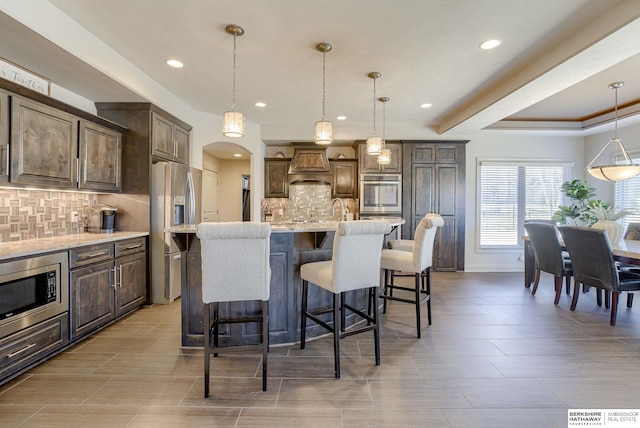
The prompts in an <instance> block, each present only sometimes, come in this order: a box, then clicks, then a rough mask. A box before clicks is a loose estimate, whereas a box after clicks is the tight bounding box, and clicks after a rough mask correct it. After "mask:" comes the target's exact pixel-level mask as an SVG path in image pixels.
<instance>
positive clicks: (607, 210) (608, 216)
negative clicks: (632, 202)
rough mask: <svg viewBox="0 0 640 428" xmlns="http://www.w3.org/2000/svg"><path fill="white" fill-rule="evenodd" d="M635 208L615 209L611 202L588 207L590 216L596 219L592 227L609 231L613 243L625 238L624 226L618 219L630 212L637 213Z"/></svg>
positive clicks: (616, 243) (615, 243) (608, 234)
mask: <svg viewBox="0 0 640 428" xmlns="http://www.w3.org/2000/svg"><path fill="white" fill-rule="evenodd" d="M637 213H638V210H636V209H635V208H623V209H621V210H618V211H615V210H614V209H613V207H612V206H611V205H609V204H604V203H603V204H598V205H594V206H593V207H590V208H589V209H588V216H589V217H590V218H591V219H593V220H595V223H593V225H592V226H591V227H593V228H594V229H603V230H606V231H607V236H608V237H609V241H610V242H611V245H619V244H620V243H621V242H622V239H623V238H624V227H623V226H622V225H621V224H620V223H618V220H620V219H621V218H624V217H625V216H627V215H629V214H637Z"/></svg>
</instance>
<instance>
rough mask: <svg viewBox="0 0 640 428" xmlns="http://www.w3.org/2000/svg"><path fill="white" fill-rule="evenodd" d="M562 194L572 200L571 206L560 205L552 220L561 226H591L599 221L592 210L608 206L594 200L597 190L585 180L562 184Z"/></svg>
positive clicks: (598, 200)
mask: <svg viewBox="0 0 640 428" xmlns="http://www.w3.org/2000/svg"><path fill="white" fill-rule="evenodd" d="M561 189H562V192H563V193H564V194H565V195H566V196H567V197H568V198H569V199H571V203H570V204H569V205H560V206H559V207H558V210H557V211H556V212H555V213H553V216H552V217H551V219H552V220H555V221H557V222H559V223H560V224H567V223H574V224H577V225H581V226H591V225H592V224H593V223H595V222H596V221H597V220H596V219H595V218H594V217H593V216H592V215H591V209H592V208H595V207H598V206H603V205H606V204H605V203H604V202H602V201H601V200H600V199H594V198H593V197H594V196H596V189H595V188H594V187H591V186H589V185H588V184H587V183H586V181H584V180H578V179H575V180H569V181H565V182H564V183H562V187H561Z"/></svg>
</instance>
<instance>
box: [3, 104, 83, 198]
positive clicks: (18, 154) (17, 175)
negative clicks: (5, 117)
mask: <svg viewBox="0 0 640 428" xmlns="http://www.w3.org/2000/svg"><path fill="white" fill-rule="evenodd" d="M77 160H78V118H77V117H76V116H74V115H72V114H69V113H66V112H64V111H61V110H58V109H55V108H52V107H49V106H47V105H44V104H41V103H39V102H36V101H32V100H29V99H26V98H23V97H20V96H12V97H11V182H12V183H23V184H32V185H45V186H55V187H58V188H67V189H69V188H77Z"/></svg>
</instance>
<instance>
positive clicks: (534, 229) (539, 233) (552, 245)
mask: <svg viewBox="0 0 640 428" xmlns="http://www.w3.org/2000/svg"><path fill="white" fill-rule="evenodd" d="M524 228H525V229H526V231H527V235H529V240H530V241H531V245H532V246H533V252H534V254H535V259H536V274H535V278H534V283H533V288H532V289H531V294H532V295H535V294H536V291H537V290H538V284H539V283H540V272H547V273H550V274H552V275H553V277H554V286H555V287H554V289H555V292H556V297H555V300H554V304H556V305H557V304H558V302H559V301H560V294H561V293H562V279H563V278H564V279H565V281H566V289H567V294H569V292H570V286H571V277H572V276H573V268H572V265H571V259H570V258H565V257H564V256H563V254H562V253H563V250H562V244H561V243H560V237H559V232H558V228H557V226H556V225H555V224H548V223H536V222H527V223H525V224H524Z"/></svg>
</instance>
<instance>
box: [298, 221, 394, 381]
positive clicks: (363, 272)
mask: <svg viewBox="0 0 640 428" xmlns="http://www.w3.org/2000/svg"><path fill="white" fill-rule="evenodd" d="M390 231H391V225H390V224H389V223H388V222H386V221H380V220H361V221H343V222H340V223H338V227H337V229H336V233H335V237H334V241H333V254H332V258H331V260H326V261H319V262H312V263H305V264H303V265H302V266H300V277H301V279H302V313H301V315H302V316H301V322H300V349H304V348H305V344H306V328H307V319H310V320H312V321H314V322H315V323H316V324H318V325H320V326H322V327H323V328H324V329H326V330H327V331H329V332H330V333H332V334H333V353H334V369H335V377H336V379H340V339H342V338H344V337H347V336H351V335H354V334H358V333H363V332H366V331H373V340H374V351H375V363H376V365H380V323H379V314H378V302H377V295H378V286H379V281H380V252H381V251H382V242H383V240H384V235H385V234H387V233H389V232H390ZM309 283H312V284H315V285H317V286H319V287H321V288H323V289H324V290H327V291H329V292H330V293H332V294H333V299H332V305H331V307H330V308H328V309H325V308H320V309H317V310H316V309H314V310H309V309H308V307H309V305H310V303H309V301H308V295H309ZM361 289H369V290H370V289H374V290H375V292H373V293H371V292H370V293H369V295H373V296H374V304H373V308H372V309H373V310H372V311H371V312H370V311H369V310H368V309H367V311H366V312H364V311H362V310H360V309H358V308H355V307H353V306H351V305H349V304H348V303H347V292H349V291H353V290H361ZM346 310H349V311H351V312H352V313H353V314H355V315H357V316H358V317H360V318H362V319H363V320H366V321H367V324H366V325H365V326H359V327H357V326H352V327H351V328H349V329H345V328H344V326H343V325H341V324H342V322H343V320H344V319H345V311H346ZM326 313H331V314H332V315H333V323H332V324H331V321H328V322H325V321H324V320H322V319H321V318H320V315H322V314H326Z"/></svg>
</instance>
